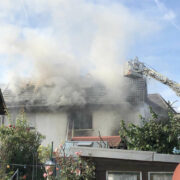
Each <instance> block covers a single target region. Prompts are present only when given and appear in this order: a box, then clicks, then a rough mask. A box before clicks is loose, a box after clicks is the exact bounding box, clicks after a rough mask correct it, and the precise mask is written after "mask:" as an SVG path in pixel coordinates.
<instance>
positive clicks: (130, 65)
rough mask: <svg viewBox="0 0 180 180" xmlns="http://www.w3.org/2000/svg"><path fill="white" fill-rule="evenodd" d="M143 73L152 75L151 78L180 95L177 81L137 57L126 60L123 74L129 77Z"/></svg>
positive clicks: (137, 76) (179, 85)
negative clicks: (146, 64)
mask: <svg viewBox="0 0 180 180" xmlns="http://www.w3.org/2000/svg"><path fill="white" fill-rule="evenodd" d="M143 75H145V76H149V77H152V78H153V79H155V80H157V81H159V82H161V83H163V84H165V85H167V86H169V87H170V88H171V89H172V90H173V91H174V92H175V93H176V94H177V96H180V84H179V83H177V82H175V81H173V80H170V79H169V78H167V77H165V76H163V75H161V74H160V73H158V72H157V71H155V70H153V69H152V68H149V67H147V66H145V64H144V63H143V62H140V61H139V60H138V58H137V57H136V58H135V59H134V60H130V61H128V62H127V64H126V67H125V70H124V76H126V77H131V78H140V77H143Z"/></svg>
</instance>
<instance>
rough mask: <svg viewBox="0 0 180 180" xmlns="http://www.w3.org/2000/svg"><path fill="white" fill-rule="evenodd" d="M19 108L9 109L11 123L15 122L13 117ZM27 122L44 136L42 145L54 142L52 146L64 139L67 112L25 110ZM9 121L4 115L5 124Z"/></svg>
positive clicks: (15, 116)
mask: <svg viewBox="0 0 180 180" xmlns="http://www.w3.org/2000/svg"><path fill="white" fill-rule="evenodd" d="M18 113H19V110H17V109H15V110H10V114H11V119H12V124H15V119H16V118H17V115H18ZM26 117H27V120H28V123H29V125H30V126H31V127H35V128H36V129H37V131H39V132H40V133H41V134H42V135H44V136H46V138H45V140H43V142H42V145H48V144H51V142H52V141H53V142H54V147H57V146H58V145H59V144H60V143H62V142H64V141H65V138H66V131H67V121H68V120H67V113H66V112H65V111H64V112H63V111H59V112H54V111H52V112H26ZM8 124H9V121H8V119H7V117H6V120H5V125H8Z"/></svg>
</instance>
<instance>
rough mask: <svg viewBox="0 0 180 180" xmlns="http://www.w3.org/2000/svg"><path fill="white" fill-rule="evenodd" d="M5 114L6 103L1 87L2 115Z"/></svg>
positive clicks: (0, 102) (0, 107)
mask: <svg viewBox="0 0 180 180" xmlns="http://www.w3.org/2000/svg"><path fill="white" fill-rule="evenodd" d="M5 114H6V104H5V101H4V97H3V94H2V92H1V89H0V115H5Z"/></svg>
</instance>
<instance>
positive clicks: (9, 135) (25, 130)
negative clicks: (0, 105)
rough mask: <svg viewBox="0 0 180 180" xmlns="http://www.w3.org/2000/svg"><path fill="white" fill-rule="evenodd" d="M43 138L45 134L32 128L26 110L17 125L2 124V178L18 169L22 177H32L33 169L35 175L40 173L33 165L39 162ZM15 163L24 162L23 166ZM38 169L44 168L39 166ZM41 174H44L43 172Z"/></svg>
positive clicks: (0, 145)
mask: <svg viewBox="0 0 180 180" xmlns="http://www.w3.org/2000/svg"><path fill="white" fill-rule="evenodd" d="M9 117H10V116H9ZM9 121H10V122H11V119H9ZM43 138H44V136H42V135H41V134H40V133H39V132H37V131H36V130H35V129H30V126H29V125H28V123H27V120H26V116H25V113H24V111H22V112H21V113H20V114H19V115H18V117H17V119H16V125H12V124H10V125H9V126H1V127H0V163H1V168H0V179H3V180H4V179H5V177H6V175H9V176H10V175H12V173H14V172H15V171H16V170H17V169H19V172H20V176H21V177H22V179H32V172H33V171H34V177H35V176H36V175H37V174H38V173H36V172H35V168H34V166H32V165H33V164H34V165H35V164H39V157H38V153H37V150H38V147H39V146H40V144H41V142H42V140H43ZM15 164H22V166H18V165H15ZM23 165H24V166H23ZM38 171H42V170H41V169H40V168H38ZM39 174H40V176H42V172H41V173H39ZM40 176H39V177H38V178H39V179H40Z"/></svg>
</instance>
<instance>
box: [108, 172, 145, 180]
mask: <svg viewBox="0 0 180 180" xmlns="http://www.w3.org/2000/svg"><path fill="white" fill-rule="evenodd" d="M109 172H112V173H113V172H115V173H139V176H140V180H142V171H115V170H107V171H106V180H108V174H109Z"/></svg>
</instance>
